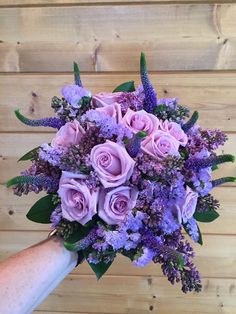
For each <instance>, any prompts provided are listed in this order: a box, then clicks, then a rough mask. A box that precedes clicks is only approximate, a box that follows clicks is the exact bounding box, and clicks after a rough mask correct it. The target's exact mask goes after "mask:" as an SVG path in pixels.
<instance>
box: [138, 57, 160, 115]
mask: <svg viewBox="0 0 236 314" xmlns="http://www.w3.org/2000/svg"><path fill="white" fill-rule="evenodd" d="M140 74H141V81H142V84H143V88H144V94H145V106H144V109H145V110H146V111H147V112H150V113H153V112H154V110H155V109H156V107H157V97H156V92H155V90H154V88H153V86H152V84H151V82H150V80H149V78H148V73H147V66H146V59H145V54H144V53H143V52H142V53H141V57H140Z"/></svg>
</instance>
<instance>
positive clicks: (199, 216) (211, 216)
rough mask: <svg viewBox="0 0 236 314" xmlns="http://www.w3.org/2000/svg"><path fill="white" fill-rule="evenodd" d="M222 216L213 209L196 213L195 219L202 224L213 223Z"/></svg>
mask: <svg viewBox="0 0 236 314" xmlns="http://www.w3.org/2000/svg"><path fill="white" fill-rule="evenodd" d="M219 216H220V215H219V214H218V213H217V212H216V211H215V210H213V209H211V210H208V211H205V212H195V213H194V215H193V217H194V218H195V219H196V220H197V221H200V222H212V221H214V220H215V219H217V218H218V217H219Z"/></svg>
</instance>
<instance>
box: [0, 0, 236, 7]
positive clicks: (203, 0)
mask: <svg viewBox="0 0 236 314" xmlns="http://www.w3.org/2000/svg"><path fill="white" fill-rule="evenodd" d="M11 2H12V1H11ZM11 2H9V1H6V0H5V1H2V3H0V9H5V8H10V9H11V8H47V7H84V6H87V7H89V6H112V5H116V6H119V5H120V6H121V5H122V6H130V5H139V6H148V5H171V4H177V5H178V4H228V3H229V4H233V3H235V1H234V0H218V1H215V0H148V1H143V0H135V1H133V0H124V1H122V0H113V1H110V0H107V1H106V0H97V1H96V0H91V1H90V0H82V1H80V2H78V1H77V0H74V1H70V0H69V1H65V0H64V1H63V0H56V1H54V0H51V3H44V2H43V0H41V1H40V0H39V1H38V0H36V1H34V0H32V1H29V2H28V3H25V4H23V3H19V2H20V1H14V2H15V3H13V4H11ZM21 2H22V1H21Z"/></svg>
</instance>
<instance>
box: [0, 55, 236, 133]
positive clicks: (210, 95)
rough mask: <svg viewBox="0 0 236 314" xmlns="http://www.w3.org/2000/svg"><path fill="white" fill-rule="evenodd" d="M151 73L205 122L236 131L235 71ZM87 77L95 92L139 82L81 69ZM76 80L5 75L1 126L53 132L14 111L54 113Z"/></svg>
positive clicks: (0, 82)
mask: <svg viewBox="0 0 236 314" xmlns="http://www.w3.org/2000/svg"><path fill="white" fill-rule="evenodd" d="M70 62H71V60H70ZM137 66H138V65H137ZM150 78H151V80H152V82H153V85H154V86H155V88H156V90H157V93H158V97H159V98H163V97H172V98H179V100H180V103H181V104H183V105H186V106H188V107H189V108H190V109H191V110H192V111H193V110H198V111H199V113H200V120H199V123H200V124H201V125H202V126H203V127H209V128H215V127H218V128H221V129H222V130H224V131H230V132H232V131H236V122H235V121H236V111H235V104H236V79H235V78H236V72H232V73H231V72H226V73H220V72H186V73H180V72H172V73H156V72H155V73H151V75H150ZM82 80H83V84H84V86H86V87H87V88H88V89H89V90H91V92H92V93H93V94H94V93H97V92H99V91H112V90H113V89H114V88H115V87H116V86H118V85H119V84H121V83H122V82H127V81H129V80H135V82H136V85H138V84H139V82H140V79H139V74H137V73H128V74H126V73H122V74H119V73H109V74H88V73H82ZM72 82H73V76H72V75H71V74H60V75H52V74H45V75H44V74H41V75H39V74H26V75H23V74H18V75H9V74H8V75H7V74H4V75H0V131H2V132H9V131H10V132H13V131H15V132H18V131H21V132H22V131H25V132H30V133H31V132H32V131H34V132H42V131H45V130H46V131H52V130H51V129H49V128H47V129H45V128H30V127H28V126H25V125H23V124H22V123H21V122H19V121H18V120H17V119H16V118H15V116H14V110H15V109H16V108H20V109H21V112H22V113H23V114H25V115H26V116H28V117H29V118H32V119H38V118H42V117H45V116H52V115H53V114H54V113H53V110H52V109H51V107H50V102H51V99H52V97H53V96H54V95H58V96H60V89H61V88H62V86H63V85H65V84H70V83H72Z"/></svg>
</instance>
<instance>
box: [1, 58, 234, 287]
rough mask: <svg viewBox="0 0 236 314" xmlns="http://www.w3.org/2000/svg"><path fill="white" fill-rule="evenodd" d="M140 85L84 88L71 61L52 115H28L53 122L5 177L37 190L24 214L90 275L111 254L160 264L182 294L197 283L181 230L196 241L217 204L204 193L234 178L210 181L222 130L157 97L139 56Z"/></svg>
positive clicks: (227, 158) (22, 190)
mask: <svg viewBox="0 0 236 314" xmlns="http://www.w3.org/2000/svg"><path fill="white" fill-rule="evenodd" d="M140 74H141V82H142V84H141V85H140V86H138V87H137V88H136V89H135V86H134V82H133V81H130V82H126V83H123V84H121V85H120V86H118V87H117V88H116V89H115V90H114V91H113V92H112V93H106V92H101V93H98V94H95V95H93V96H92V95H91V93H90V91H88V90H87V89H85V88H84V87H83V85H82V82H81V79H80V73H79V68H78V65H77V64H76V63H75V64H74V77H75V84H73V85H67V86H65V87H63V88H62V91H61V93H62V98H58V97H56V96H55V97H53V98H52V108H53V109H54V111H55V117H50V118H45V119H40V120H31V119H28V118H26V117H24V116H23V115H22V114H21V113H20V112H19V110H16V111H15V114H16V116H17V118H18V119H19V120H20V121H22V122H23V123H24V124H27V125H29V126H45V127H52V128H55V129H58V131H57V133H56V135H55V136H54V138H53V139H52V141H51V143H49V144H48V143H44V144H42V145H41V146H40V147H37V148H35V149H33V150H31V151H30V152H28V153H27V154H26V155H24V156H23V157H22V158H21V159H20V160H31V162H32V165H31V166H30V168H29V169H27V170H25V171H24V172H22V173H21V175H20V176H17V177H15V178H13V179H11V180H9V181H8V182H7V186H14V193H15V194H16V195H19V196H21V195H22V194H28V193H29V192H31V191H33V192H35V193H38V192H40V191H42V190H44V191H45V192H46V193H47V195H46V196H44V197H42V198H41V199H40V200H38V201H37V202H36V203H35V204H34V205H33V206H32V208H31V209H30V210H29V212H28V214H27V218H28V219H30V220H32V221H35V222H38V223H51V227H52V228H53V229H54V230H55V233H56V234H57V235H59V236H61V237H62V238H63V241H64V245H65V247H66V248H67V249H69V250H73V251H77V252H78V254H79V256H80V261H81V262H82V261H84V260H86V261H87V262H88V263H89V265H90V266H91V268H92V269H93V271H94V272H95V273H96V276H97V278H100V277H101V276H102V275H103V274H104V273H105V272H106V271H107V269H108V268H109V267H110V266H111V264H112V262H113V261H114V259H115V257H116V256H117V254H118V253H119V254H122V255H124V256H126V257H128V258H129V259H130V260H131V261H132V263H133V265H134V266H145V265H147V264H148V263H150V262H151V261H152V262H154V263H160V264H161V268H162V271H163V273H164V274H165V275H166V276H167V278H168V280H169V281H170V282H171V283H172V284H174V283H175V282H179V281H181V284H182V290H183V292H188V291H192V290H194V291H197V292H198V291H200V290H201V279H200V274H199V272H198V271H197V269H196V267H195V266H194V264H193V261H192V259H193V257H194V251H193V248H192V247H191V245H190V244H189V242H188V241H187V240H186V239H185V234H183V230H184V231H185V233H187V234H188V236H189V237H190V238H192V240H193V241H195V242H197V243H199V244H202V237H201V233H200V229H199V226H198V222H206V223H207V222H211V221H213V220H215V219H216V218H218V216H219V214H218V212H217V209H218V207H219V202H218V201H217V200H216V199H214V198H213V197H212V195H211V194H210V191H211V190H212V189H213V188H214V187H216V186H218V185H221V184H223V183H226V182H235V178H234V177H224V178H219V179H216V180H213V179H212V171H214V170H215V169H217V168H218V165H219V164H221V163H224V162H233V161H234V157H233V156H232V155H229V154H227V155H220V156H217V155H216V153H215V152H214V151H215V150H216V149H217V148H218V147H219V146H220V145H223V144H224V143H225V141H226V140H227V137H226V135H225V134H224V133H222V132H221V131H220V130H218V129H216V130H208V129H202V128H201V127H200V126H199V125H197V124H196V122H197V119H198V112H194V113H193V114H192V116H191V117H190V118H188V116H189V110H188V109H187V108H185V107H183V106H181V105H180V104H179V103H178V100H177V99H175V98H171V99H170V98H163V99H158V98H157V96H156V93H155V90H154V88H153V86H152V84H151V82H150V81H149V78H148V74H147V68H146V61H145V56H144V54H143V53H142V54H141V60H140Z"/></svg>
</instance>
